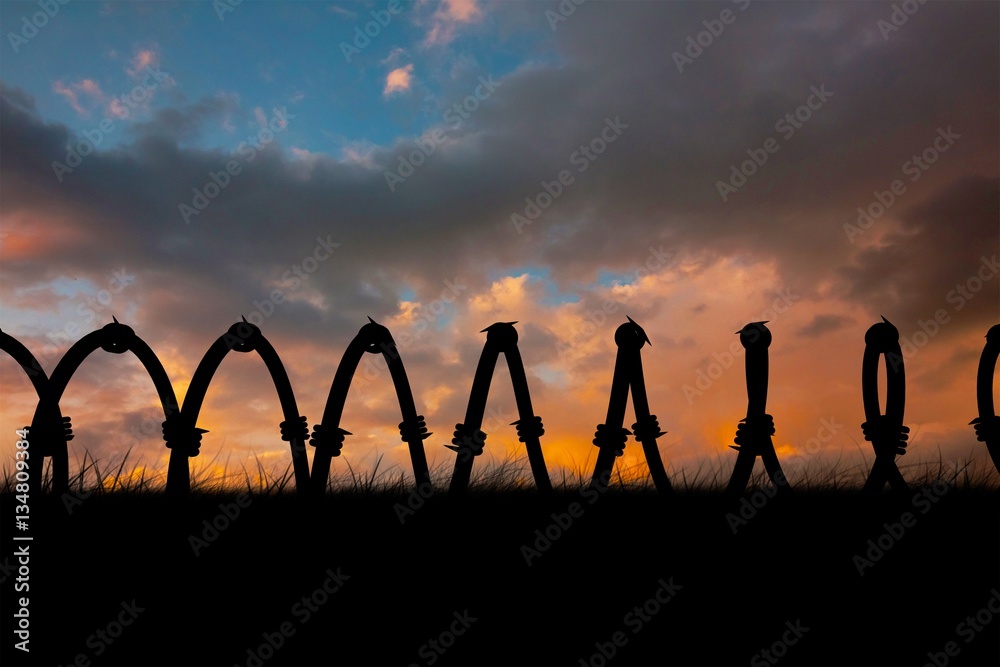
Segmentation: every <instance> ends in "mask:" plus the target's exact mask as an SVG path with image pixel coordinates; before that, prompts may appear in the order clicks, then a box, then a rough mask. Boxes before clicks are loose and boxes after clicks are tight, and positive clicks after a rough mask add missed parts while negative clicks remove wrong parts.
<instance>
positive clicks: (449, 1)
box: [424, 0, 483, 46]
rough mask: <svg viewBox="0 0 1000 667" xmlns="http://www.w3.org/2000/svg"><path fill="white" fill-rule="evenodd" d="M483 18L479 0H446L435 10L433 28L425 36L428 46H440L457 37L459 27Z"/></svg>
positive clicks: (425, 42)
mask: <svg viewBox="0 0 1000 667" xmlns="http://www.w3.org/2000/svg"><path fill="white" fill-rule="evenodd" d="M482 20H483V10H482V8H481V7H480V6H479V3H478V2H477V0H444V1H443V2H442V3H441V4H440V5H438V8H437V10H436V11H435V12H434V17H433V20H432V23H431V29H430V31H429V32H428V33H427V37H425V38H424V44H425V45H427V46H432V45H434V46H440V45H444V44H448V43H450V42H451V41H452V40H453V39H455V34H456V32H457V30H458V27H459V26H461V25H466V24H470V23H478V22H480V21H482Z"/></svg>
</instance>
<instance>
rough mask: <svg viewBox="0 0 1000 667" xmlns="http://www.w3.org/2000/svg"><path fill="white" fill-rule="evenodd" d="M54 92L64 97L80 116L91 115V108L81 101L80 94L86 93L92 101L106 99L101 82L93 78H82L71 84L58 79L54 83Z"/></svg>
mask: <svg viewBox="0 0 1000 667" xmlns="http://www.w3.org/2000/svg"><path fill="white" fill-rule="evenodd" d="M52 92H54V93H56V94H57V95H61V96H62V97H64V98H65V99H66V101H67V102H68V103H69V105H70V106H71V107H72V108H73V111H75V112H76V113H77V114H78V115H80V116H89V115H90V109H88V108H85V107H84V106H83V103H81V101H80V95H84V96H86V97H88V98H90V100H91V101H92V102H98V103H100V102H103V101H104V100H105V99H106V95H105V94H104V91H102V90H101V86H100V84H98V83H97V82H96V81H94V80H93V79H81V80H80V81H77V82H76V83H71V84H69V86H67V85H65V84H63V82H62V81H56V82H55V83H54V84H52Z"/></svg>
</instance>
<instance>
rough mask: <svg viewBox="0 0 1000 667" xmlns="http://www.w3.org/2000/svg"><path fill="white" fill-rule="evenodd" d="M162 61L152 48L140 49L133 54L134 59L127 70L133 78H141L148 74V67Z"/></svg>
mask: <svg viewBox="0 0 1000 667" xmlns="http://www.w3.org/2000/svg"><path fill="white" fill-rule="evenodd" d="M159 62H160V56H159V54H158V53H157V52H156V51H154V50H152V49H139V50H138V51H136V52H135V55H133V56H132V61H131V62H130V63H129V66H128V67H126V68H125V71H126V72H127V73H128V75H129V76H130V77H132V78H133V79H141V78H142V77H144V76H145V75H146V68H148V67H150V66H152V65H156V64H158V63H159Z"/></svg>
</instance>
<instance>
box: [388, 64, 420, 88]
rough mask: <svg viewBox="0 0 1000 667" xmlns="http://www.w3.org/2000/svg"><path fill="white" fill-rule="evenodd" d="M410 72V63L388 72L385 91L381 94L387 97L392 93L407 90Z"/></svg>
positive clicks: (410, 82)
mask: <svg viewBox="0 0 1000 667" xmlns="http://www.w3.org/2000/svg"><path fill="white" fill-rule="evenodd" d="M412 72H413V64H412V63H411V64H409V65H405V66H404V67H397V68H396V69H394V70H392V71H391V72H389V75H388V76H386V77H385V89H384V90H383V91H382V94H383V95H385V96H389V95H392V94H393V93H400V92H403V91H406V90H409V89H410V86H411V84H412V77H411V74H412Z"/></svg>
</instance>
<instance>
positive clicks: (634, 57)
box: [0, 0, 1000, 484]
mask: <svg viewBox="0 0 1000 667" xmlns="http://www.w3.org/2000/svg"><path fill="white" fill-rule="evenodd" d="M0 26H2V27H0V33H2V37H3V40H2V41H3V43H2V44H0V327H2V329H3V331H4V332H6V333H9V334H11V335H12V336H14V337H16V338H17V339H18V340H20V341H21V342H22V343H24V344H25V345H26V346H27V347H28V348H29V349H30V350H31V351H32V352H33V353H34V354H35V355H36V357H38V358H39V360H40V361H41V364H42V366H43V367H44V368H45V370H46V371H47V372H49V373H51V371H52V369H53V368H55V365H56V363H57V362H58V360H59V358H60V357H61V355H62V354H63V353H64V352H65V350H66V349H68V348H69V346H70V345H71V344H72V343H73V342H75V341H76V340H78V339H79V338H80V337H82V336H83V335H85V334H86V333H88V332H89V331H92V330H94V329H97V328H99V327H101V326H103V325H105V324H107V323H108V322H111V320H112V317H116V318H117V319H118V320H119V321H121V322H122V323H125V324H128V325H129V326H131V327H132V328H133V329H134V330H135V332H136V333H137V334H138V335H139V336H140V337H142V339H143V340H145V341H146V342H147V343H148V344H149V345H150V347H152V349H153V350H154V351H155V352H156V354H157V355H158V356H159V358H160V360H161V361H162V362H163V364H164V366H165V368H166V370H167V372H168V374H169V377H170V379H171V382H172V383H173V385H174V387H175V390H176V391H177V393H178V397H179V398H180V399H183V395H184V393H185V390H186V388H187V385H188V383H189V381H190V378H191V377H192V375H193V373H194V370H195V368H196V367H197V365H198V362H199V361H200V359H201V357H202V355H203V354H204V353H205V352H206V351H207V350H208V348H209V346H210V345H211V343H212V342H213V341H214V340H215V339H216V338H217V337H218V336H219V335H221V334H223V333H224V332H225V331H226V330H227V328H228V327H229V326H230V325H231V324H232V323H234V322H236V321H239V320H240V318H241V316H246V317H247V318H248V319H249V320H250V321H251V322H254V323H255V324H258V325H259V326H260V328H261V330H262V332H263V334H264V335H265V336H266V337H267V338H268V340H269V341H270V342H271V343H272V345H273V346H274V347H275V348H276V350H277V352H278V354H279V355H280V356H281V359H282V360H283V362H284V365H285V367H286V369H287V371H288V373H289V376H290V379H291V383H292V387H293V389H294V391H295V394H296V398H297V400H298V405H299V409H300V412H301V413H302V414H304V415H306V416H307V419H308V422H309V424H310V425H312V424H314V423H316V422H317V421H318V420H319V419H320V417H321V415H322V412H323V409H324V406H325V402H326V397H327V394H328V393H329V390H330V384H331V382H332V380H333V375H334V372H335V370H336V368H337V364H338V363H339V361H340V357H341V355H342V354H343V352H344V350H345V349H346V348H347V345H348V343H349V342H350V340H351V339H352V338H353V337H354V335H355V334H357V332H358V330H359V329H360V328H361V326H362V325H364V324H365V323H366V322H367V321H368V320H367V318H368V317H369V316H370V317H372V318H373V319H374V320H376V321H377V322H379V323H381V324H384V325H385V326H387V327H388V328H389V330H390V331H391V332H392V334H393V335H394V337H395V340H396V341H397V343H398V344H399V351H400V354H401V356H402V359H403V362H404V364H405V366H406V369H407V372H408V374H409V378H410V383H411V385H412V387H413V391H414V397H415V401H416V404H417V410H418V412H419V413H421V414H423V415H424V416H425V418H426V421H427V424H428V427H429V429H430V430H431V431H433V433H434V435H433V436H431V437H430V438H429V439H428V440H426V441H425V447H426V450H427V455H428V459H429V461H430V464H431V467H432V468H433V469H435V470H438V471H439V473H440V475H441V476H439V477H438V479H443V480H445V481H446V480H447V478H448V475H449V474H450V470H451V466H452V465H453V461H454V456H455V455H454V453H453V452H451V451H450V450H448V449H445V447H444V446H443V445H445V444H448V443H449V441H450V439H451V434H452V430H453V429H454V426H455V424H456V423H457V422H459V421H461V420H462V419H463V418H464V414H465V406H466V403H467V401H468V395H469V390H470V388H471V384H472V378H473V374H474V371H475V367H476V363H477V361H478V358H479V354H480V352H481V350H482V346H483V344H484V342H485V334H483V333H480V331H481V330H482V329H484V328H485V327H487V326H489V325H490V324H492V323H493V322H498V321H503V322H507V321H516V322H517V324H516V327H517V330H518V333H519V347H520V350H521V354H522V356H523V358H524V363H525V366H526V370H527V375H528V382H529V386H530V388H531V393H532V400H533V403H534V407H535V412H536V414H538V415H540V416H541V417H542V420H543V423H544V425H545V435H544V436H543V437H542V448H543V452H544V454H545V457H546V463H547V465H548V468H549V472H550V475H551V476H552V477H553V479H554V480H556V481H559V480H561V479H563V478H565V477H566V476H572V475H574V474H577V473H582V474H583V475H584V476H588V475H589V473H590V472H591V470H592V467H593V463H594V460H595V457H596V448H595V447H594V446H593V445H592V444H591V439H592V438H593V435H594V429H595V427H596V425H597V424H598V423H600V422H602V421H604V418H605V412H606V410H607V401H608V393H609V389H610V384H611V377H612V373H613V368H614V360H615V353H616V348H615V344H614V331H615V328H616V327H617V326H618V325H620V324H621V323H623V322H625V321H626V316H628V317H631V318H632V319H634V320H635V321H636V322H638V323H639V324H640V325H641V326H642V327H643V328H644V329H645V331H646V332H647V334H648V336H649V339H650V345H648V346H646V347H644V348H643V349H642V356H643V364H644V369H645V377H646V383H647V387H648V393H649V402H650V407H651V410H652V412H653V413H655V414H656V415H657V416H658V418H659V422H660V425H661V428H662V430H664V431H666V435H664V436H663V437H661V438H660V440H659V447H660V452H661V455H662V457H663V458H664V460H665V462H666V464H667V469H668V473H669V474H670V475H671V477H672V478H673V479H675V480H678V482H680V480H682V479H689V478H691V477H692V476H697V475H698V474H703V475H704V474H710V475H711V474H716V473H719V474H721V475H722V477H723V479H724V478H725V477H726V476H728V473H729V471H730V470H731V467H732V463H733V462H734V461H735V452H733V451H732V450H730V449H728V446H729V445H730V444H732V439H733V436H734V434H735V429H736V425H737V422H738V421H739V420H740V419H741V418H742V417H743V416H744V415H745V411H746V386H745V380H744V370H743V350H742V348H741V347H740V346H739V344H738V338H737V337H736V336H734V335H733V334H734V332H735V331H737V330H739V329H740V328H741V327H742V326H743V325H744V324H746V323H747V322H755V321H761V320H768V321H769V324H768V327H769V328H770V330H771V332H772V335H773V342H772V344H771V347H770V390H769V396H768V412H769V413H770V414H772V415H773V416H774V420H775V426H776V429H777V432H776V434H775V436H774V441H775V447H776V449H777V451H778V455H779V458H780V459H781V460H782V461H783V462H784V463H785V467H786V473H787V474H788V477H789V480H790V481H791V483H792V484H795V483H796V481H797V479H798V480H799V481H802V480H806V479H808V478H809V476H810V475H812V476H820V477H821V476H823V475H824V474H826V473H824V472H823V471H830V470H835V471H839V472H838V473H837V474H841V475H842V476H843V477H844V478H851V479H855V480H856V481H860V480H861V479H863V474H864V473H865V472H866V470H867V469H866V468H865V461H868V462H869V463H870V461H871V458H872V457H871V448H870V445H869V443H866V442H864V440H863V436H862V433H861V426H860V425H861V422H863V421H864V412H863V408H862V400H861V386H860V377H861V359H862V355H863V353H864V333H865V331H866V329H867V328H868V327H869V326H871V325H872V324H873V323H875V322H877V321H880V318H881V316H885V317H886V318H887V319H888V320H889V321H891V322H892V323H893V324H894V325H895V326H896V327H897V328H898V329H899V332H900V334H901V337H902V343H903V351H904V358H905V363H906V374H907V404H906V415H905V423H906V424H907V425H908V426H909V427H910V428H911V439H910V446H909V451H908V453H907V455H906V457H905V458H904V459H903V460H902V461H901V464H908V465H911V466H916V465H917V464H919V463H920V462H925V461H938V460H939V459H940V460H942V461H945V462H946V463H948V464H949V465H950V464H954V465H960V462H962V461H965V460H968V459H972V460H974V461H977V462H978V463H979V464H985V462H986V461H987V457H986V455H985V449H984V446H983V444H982V443H979V442H977V441H976V440H975V435H974V433H973V430H972V428H971V427H970V426H969V425H968V422H969V421H970V420H971V419H972V418H974V417H975V416H976V396H975V386H976V367H977V364H978V360H979V356H980V353H981V351H982V347H983V344H984V342H985V341H984V336H985V333H986V331H987V330H988V329H989V327H990V326H992V325H994V324H996V323H997V322H998V321H1000V287H998V284H1000V280H998V279H997V272H998V271H1000V265H998V264H997V258H998V253H1000V136H998V135H1000V131H998V130H1000V106H998V98H1000V94H998V93H1000V5H998V4H997V3H993V2H972V1H968V2H964V1H955V2H925V3H919V2H917V1H916V0H912V1H910V2H902V3H888V2H824V1H816V2H805V1H802V2H797V1H790V2H763V1H760V0H738V1H737V2H697V3H695V2H641V3H640V2H596V1H594V0H591V1H589V2H581V3H580V4H576V2H574V0H563V1H562V2H520V1H517V0H509V1H503V2H487V1H477V0H446V1H444V2H441V3H436V2H430V1H425V0H416V1H408V0H398V1H393V2H389V1H382V0H376V1H375V2H357V3H355V2H329V1H313V2H295V1H290V2H268V1H259V2H254V1H253V0H245V1H244V2H242V3H239V2H236V1H235V0H217V1H216V2H170V1H158V2H145V1H135V2H86V1H83V0H73V1H70V2H67V3H65V4H63V3H61V2H59V1H58V0H50V1H48V2H46V1H45V0H41V1H38V2H12V1H5V2H3V3H0ZM254 357H255V355H240V354H237V353H233V354H231V355H229V357H227V358H226V360H225V361H224V363H223V365H222V367H221V368H220V370H219V372H218V374H217V375H216V379H215V380H214V382H213V384H212V386H211V388H210V390H209V393H208V396H207V399H206V401H205V405H204V408H203V410H202V413H201V417H200V419H199V423H198V425H199V426H200V427H202V428H206V429H209V433H208V434H206V435H205V437H204V440H203V444H202V450H201V451H202V453H201V455H200V456H199V457H197V458H195V459H192V461H191V463H192V467H193V469H195V470H196V471H198V474H200V475H201V476H202V478H203V479H206V480H221V479H224V477H223V476H224V475H226V474H235V475H237V476H238V477H239V478H242V475H243V470H244V469H246V470H249V471H251V472H252V473H254V474H256V473H255V471H256V466H257V461H259V462H260V463H261V464H262V465H263V466H264V468H265V469H270V470H277V471H280V470H283V469H284V468H285V467H286V466H287V465H288V464H289V462H290V456H289V453H288V450H287V445H286V443H284V442H282V441H281V440H280V438H279V430H278V423H279V422H280V421H281V420H282V417H281V411H280V408H279V405H278V401H277V397H276V395H275V392H274V388H273V385H272V384H271V382H270V379H269V376H268V375H267V372H266V370H265V367H264V365H263V363H262V362H261V361H260V359H258V358H254ZM0 382H2V385H0V389H2V392H0V395H2V399H0V400H2V404H0V421H2V426H0V429H2V431H3V432H4V433H7V434H8V436H10V437H6V438H3V440H2V444H0V457H2V461H3V462H4V465H5V466H8V467H10V465H11V463H12V461H13V451H14V446H13V445H14V440H15V439H16V437H15V435H14V433H13V431H14V430H15V429H16V428H19V427H21V426H23V425H24V424H27V423H29V422H30V420H31V415H32V412H33V409H34V405H35V395H34V392H33V390H32V388H31V385H30V384H29V383H28V381H27V380H26V378H25V377H24V374H23V373H22V372H21V371H20V369H19V368H18V367H17V365H16V363H15V362H13V360H11V359H10V358H9V357H6V356H4V357H3V358H2V359H0ZM995 386H996V385H995ZM61 405H62V411H63V414H65V415H69V416H70V417H71V418H72V420H73V426H74V432H75V434H76V438H75V439H74V440H73V441H72V442H71V443H70V450H71V470H72V471H76V470H78V469H79V467H80V465H82V464H81V461H82V456H83V453H84V452H89V455H90V456H91V457H93V458H95V459H97V460H98V461H99V462H101V463H102V465H105V466H107V465H110V464H111V462H114V461H120V460H121V457H122V456H123V455H124V454H125V452H126V451H129V450H130V453H129V462H130V464H135V465H137V466H138V467H137V468H136V469H137V470H140V471H142V470H146V471H148V474H155V473H156V471H160V472H162V471H165V469H166V467H165V461H166V458H167V454H168V450H166V449H165V447H164V443H163V441H162V439H161V438H160V422H162V419H163V416H162V415H163V413H162V408H161V407H160V405H159V403H158V401H157V398H156V394H155V392H154V391H153V387H152V383H151V382H150V380H149V379H148V376H146V375H145V374H144V372H143V371H142V368H141V365H140V364H139V362H138V361H137V360H136V359H135V358H134V357H131V356H129V355H125V356H117V355H109V354H106V353H103V352H101V351H98V352H97V353H95V354H94V355H92V356H91V357H90V358H89V359H88V360H87V361H86V362H85V363H84V364H83V366H81V368H80V370H79V372H78V373H77V374H76V375H75V376H74V377H73V379H72V381H71V383H70V385H69V387H68V389H67V391H66V394H65V395H64V398H63V400H62V403H61ZM516 418H517V416H516V408H515V404H514V398H513V394H512V392H511V389H510V381H509V379H508V376H507V373H506V367H505V363H504V361H503V360H502V359H501V362H500V363H499V364H498V367H497V372H496V374H495V376H494V381H493V389H492V391H491V395H490V401H489V407H488V410H487V415H486V419H485V425H484V428H483V430H484V431H486V432H487V433H488V438H487V441H486V452H485V455H484V456H483V457H481V458H482V459H483V460H481V461H477V464H476V470H484V469H486V468H487V467H488V464H489V463H491V462H492V463H497V462H501V461H504V460H505V459H507V458H508V457H517V459H518V460H519V462H520V463H522V464H524V465H525V467H526V462H525V460H524V451H523V446H522V445H521V444H520V443H518V442H517V438H516V433H515V432H514V427H513V426H510V425H509V424H510V422H512V421H514V420H515V419H516ZM399 419H400V417H399V408H398V405H397V404H396V401H395V397H394V394H393V390H392V385H391V382H390V379H389V374H388V372H387V370H386V367H385V364H384V362H383V361H382V359H381V358H380V357H374V356H372V355H367V356H366V358H365V360H364V361H363V363H362V366H361V367H360V369H359V371H358V374H357V376H356V378H355V382H354V385H353V386H352V390H351V394H350V396H349V399H348V403H347V407H346V409H345V413H344V419H343V421H342V426H343V427H344V428H346V429H347V430H348V431H350V432H351V433H353V434H354V435H352V436H350V437H348V438H347V441H346V443H345V446H344V455H343V456H342V457H341V458H339V459H335V460H334V464H333V475H334V476H338V475H349V474H350V472H351V471H352V470H353V471H354V472H355V473H360V474H364V475H371V474H383V473H386V472H388V474H390V475H403V476H404V477H407V478H410V475H411V473H410V470H409V459H408V453H407V448H406V445H405V444H404V443H403V442H401V441H400V438H399V432H398V429H397V424H398V422H399ZM632 421H634V420H633V418H632V413H631V408H630V409H629V412H628V413H627V417H626V426H629V425H631V423H632ZM309 456H310V457H311V456H312V451H311V448H310V452H309ZM617 465H618V467H619V470H620V471H622V472H623V473H624V474H627V475H641V474H643V470H644V469H643V466H644V460H643V456H642V451H641V448H640V447H639V446H638V444H637V443H635V441H634V440H632V439H630V440H629V444H628V445H627V446H626V448H625V453H624V455H623V456H622V457H621V458H620V459H618V463H617ZM758 465H759V464H758ZM916 469H917V468H916V467H914V468H904V474H907V470H913V471H915V470H916ZM705 471H709V472H708V473H706V472H705ZM712 471H715V472H712ZM720 471H721V472H720ZM474 472H475V471H474ZM914 474H915V473H914ZM525 478H526V479H529V475H528V473H525ZM225 479H228V478H225Z"/></svg>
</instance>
